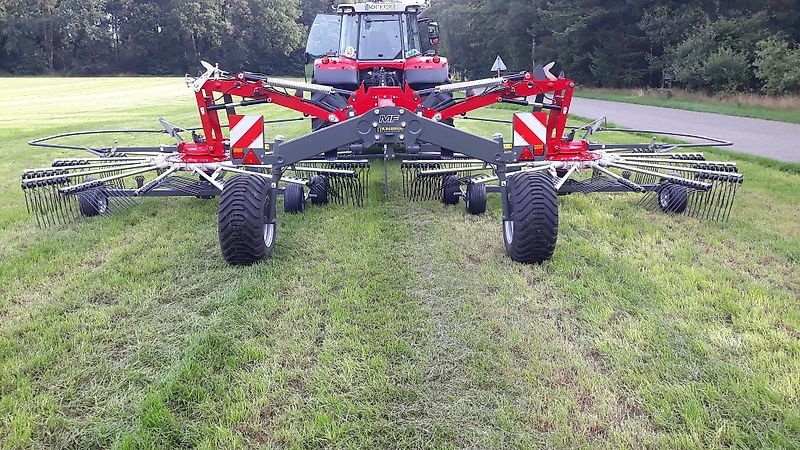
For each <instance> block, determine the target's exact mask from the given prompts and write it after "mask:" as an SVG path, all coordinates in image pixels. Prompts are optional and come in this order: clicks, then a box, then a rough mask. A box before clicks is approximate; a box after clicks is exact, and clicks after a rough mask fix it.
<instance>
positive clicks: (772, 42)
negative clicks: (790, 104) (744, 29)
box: [756, 38, 800, 94]
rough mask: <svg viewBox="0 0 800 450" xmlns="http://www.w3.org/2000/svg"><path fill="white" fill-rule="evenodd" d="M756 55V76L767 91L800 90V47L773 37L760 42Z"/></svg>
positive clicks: (784, 91)
mask: <svg viewBox="0 0 800 450" xmlns="http://www.w3.org/2000/svg"><path fill="white" fill-rule="evenodd" d="M756 55H757V56H756V76H757V77H758V78H759V79H760V80H763V81H764V90H765V91H766V92H767V93H769V94H786V93H789V92H800V47H798V46H797V45H794V46H791V45H790V44H789V43H788V42H787V41H786V40H782V39H774V38H772V39H767V40H763V41H761V42H759V43H758V49H757V50H756Z"/></svg>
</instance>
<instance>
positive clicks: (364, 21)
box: [339, 14, 422, 61]
mask: <svg viewBox="0 0 800 450" xmlns="http://www.w3.org/2000/svg"><path fill="white" fill-rule="evenodd" d="M420 53H422V46H421V45H420V37H419V28H418V26H417V21H416V19H415V17H414V16H412V15H409V14H344V15H342V17H341V35H340V38H339V56H345V57H347V58H353V59H360V60H365V61H369V60H390V59H400V58H411V57H413V56H416V55H419V54H420Z"/></svg>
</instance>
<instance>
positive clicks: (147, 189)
mask: <svg viewBox="0 0 800 450" xmlns="http://www.w3.org/2000/svg"><path fill="white" fill-rule="evenodd" d="M177 171H178V168H177V167H170V168H169V169H167V170H166V171H165V172H164V173H162V174H161V175H159V176H157V177H155V178H153V179H152V180H150V181H148V182H147V183H145V184H144V185H142V187H140V188H139V189H136V190H135V191H134V192H133V195H141V194H145V193H147V192H150V191H152V190H153V189H155V188H156V187H158V185H159V184H161V182H162V181H164V179H166V178H167V177H168V176H170V175H172V174H173V173H175V172H177Z"/></svg>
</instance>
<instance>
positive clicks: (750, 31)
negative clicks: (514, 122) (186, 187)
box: [0, 0, 800, 94]
mask: <svg viewBox="0 0 800 450" xmlns="http://www.w3.org/2000/svg"><path fill="white" fill-rule="evenodd" d="M359 1H361V0H359ZM386 1H390V0H386ZM350 2H351V3H352V1H350ZM336 3H340V1H337V0H143V1H135V0H39V1H36V2H30V1H24V0H0V72H9V73H12V74H41V73H66V74H107V73H136V74H182V73H185V72H195V71H196V70H197V67H198V64H197V60H198V59H201V58H202V59H207V60H209V61H214V62H219V63H220V64H221V65H223V66H225V67H230V68H234V69H248V70H258V71H263V72H269V73H280V74H294V75H298V76H299V75H300V73H301V70H302V69H301V68H302V64H303V49H304V47H305V37H306V32H307V29H308V27H309V26H310V25H311V23H312V22H313V20H314V17H315V16H316V15H317V14H319V13H325V12H331V11H332V5H334V4H336ZM425 15H426V16H428V17H431V18H433V19H436V20H438V21H439V23H440V24H441V28H442V45H441V46H440V47H439V48H438V51H439V52H440V53H442V54H444V55H446V56H448V57H449V58H450V61H451V66H452V68H453V72H454V74H455V76H456V78H460V77H464V78H476V77H485V76H488V75H490V68H491V66H492V62H493V61H494V59H495V57H496V56H497V55H500V56H502V57H503V60H504V61H505V63H506V65H507V66H508V67H509V69H510V70H530V69H531V67H532V66H533V64H534V61H535V62H536V63H537V64H538V63H542V64H546V63H548V62H550V61H556V62H557V66H556V71H561V70H563V71H564V72H565V73H566V74H567V75H568V76H570V77H571V78H573V79H575V80H577V81H578V82H580V83H583V84H586V85H591V86H599V87H634V86H635V87H639V86H661V84H662V82H663V79H664V75H665V74H669V75H671V76H674V78H675V83H676V86H681V87H685V88H689V89H700V90H705V91H709V92H765V93H770V94H775V93H797V92H800V86H799V84H800V82H798V76H799V75H798V74H797V70H798V69H797V66H798V64H797V58H798V56H797V53H798V50H796V48H797V45H798V41H800V2H798V1H796V0H763V1H760V2H755V1H753V0H727V1H722V0H689V1H681V2H679V1H676V0H659V1H657V2H651V1H646V0H612V1H603V0H461V1H452V0H432V1H431V5H430V8H428V9H427V10H426V12H425Z"/></svg>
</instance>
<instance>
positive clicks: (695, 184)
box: [608, 163, 711, 191]
mask: <svg viewBox="0 0 800 450" xmlns="http://www.w3.org/2000/svg"><path fill="white" fill-rule="evenodd" d="M608 165H609V166H610V167H616V168H618V169H622V170H630V171H631V172H639V173H642V174H644V175H652V176H654V177H657V178H660V179H662V180H668V181H672V182H674V183H677V184H680V185H683V186H686V187H690V188H693V189H697V190H701V191H707V190H709V189H711V184H709V183H702V182H699V181H693V180H690V179H688V178H683V177H676V176H674V175H666V174H663V173H660V172H653V171H652V170H645V169H642V168H640V167H634V166H627V165H624V164H619V163H609V164H608Z"/></svg>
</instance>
